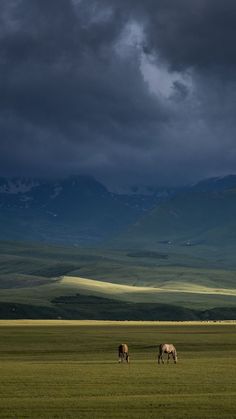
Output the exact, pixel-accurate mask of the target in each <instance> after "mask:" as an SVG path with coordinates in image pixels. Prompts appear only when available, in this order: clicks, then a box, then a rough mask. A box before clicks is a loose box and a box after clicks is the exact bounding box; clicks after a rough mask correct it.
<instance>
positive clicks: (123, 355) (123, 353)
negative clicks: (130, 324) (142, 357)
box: [118, 343, 129, 363]
mask: <svg viewBox="0 0 236 419" xmlns="http://www.w3.org/2000/svg"><path fill="white" fill-rule="evenodd" d="M118 357H119V362H124V361H126V362H127V363H129V348H128V345H126V343H122V344H121V345H119V347H118Z"/></svg>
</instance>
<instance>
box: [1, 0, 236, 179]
mask: <svg viewBox="0 0 236 419" xmlns="http://www.w3.org/2000/svg"><path fill="white" fill-rule="evenodd" d="M0 9H1V13H0V91H1V101H0V139H1V140H0V167H1V172H2V174H9V175H11V174H12V175H17V174H26V175H29V174H33V175H47V174H50V173H51V174H53V175H64V174H68V173H75V172H87V173H90V174H93V175H95V176H97V177H98V178H100V179H102V180H104V181H106V180H107V182H108V183H109V182H110V184H112V183H113V184H114V183H119V182H121V183H124V182H130V183H136V182H140V183H156V184H164V183H165V184H178V183H186V182H188V181H193V180H196V179H199V178H201V177H204V176H208V175H209V176H211V175H215V174H226V173H229V172H235V171H236V167H235V166H236V163H235V162H236V159H235V157H236V146H235V134H236V123H235V117H234V115H235V111H236V93H235V92H236V89H235V84H236V76H235V74H236V73H235V65H236V58H235V57H236V55H235V53H234V48H233V46H234V43H235V41H236V24H235V23H236V3H235V2H234V1H233V0H228V1H227V2H222V1H221V0H214V1H213V0H204V1H203V0H201V1H198V2H196V1H193V0H179V1H178V2H176V1H174V0H171V1H170V0H159V1H154V0H146V1H145V2H143V1H141V0H140V1H139V0H135V1H134V0H126V1H124V0H119V1H118V0H116V1H115V0H109V1H108V0H99V1H98V0H97V1H95V0H89V1H85V0H80V1H78V0H77V1H76V0H73V1H72V0H50V2H49V1H46V0H31V1H30V2H28V1H26V0H15V1H12V2H9V1H7V0H3V1H2V2H1V5H0ZM132 28H136V30H137V28H138V35H137V34H136V35H135V33H132V30H133V29H132ZM134 32H135V29H134ZM150 63H151V65H152V73H149V68H150V66H149V67H148V65H149V64H150ZM155 68H156V73H155ZM153 69H154V71H153ZM159 69H162V73H161V74H162V76H161V77H162V78H160V74H159V73H158V71H159ZM158 83H159V85H160V86H159V85H158ZM158 86H159V87H160V90H159V88H158ZM165 91H166V94H165ZM163 92H164V93H163Z"/></svg>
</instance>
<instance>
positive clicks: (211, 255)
mask: <svg viewBox="0 0 236 419" xmlns="http://www.w3.org/2000/svg"><path fill="white" fill-rule="evenodd" d="M227 257H228V256H227V255H225V254H221V255H219V254H218V252H217V251H216V249H210V248H208V249H205V250H204V251H203V250H202V252H201V251H200V249H199V248H198V249H196V248H195V247H192V248H178V247H176V248H175V247H173V248H166V246H164V245H163V246H161V245H160V246H159V247H156V248H153V249H149V250H131V249H122V250H121V249H114V248H110V249H106V248H99V249H96V248H93V249H92V248H91V249H89V248H83V249H82V248H77V247H68V248H66V247H60V246H48V245H42V244H41V245H36V244H29V243H28V244H27V243H16V242H15V243H12V242H0V303H1V304H0V318H3V319H4V318H5V319H7V318H12V319H14V318H35V319H37V318H54V319H56V318H63V319H101V320H126V319H132V320H197V319H203V320H204V319H217V320H218V319H222V320H223V319H235V318H236V288H235V278H236V270H235V266H234V265H235V261H233V258H232V259H231V263H228V261H227ZM161 305H165V306H166V312H165V314H163V307H161ZM167 306H168V307H167ZM105 308H106V309H105Z"/></svg>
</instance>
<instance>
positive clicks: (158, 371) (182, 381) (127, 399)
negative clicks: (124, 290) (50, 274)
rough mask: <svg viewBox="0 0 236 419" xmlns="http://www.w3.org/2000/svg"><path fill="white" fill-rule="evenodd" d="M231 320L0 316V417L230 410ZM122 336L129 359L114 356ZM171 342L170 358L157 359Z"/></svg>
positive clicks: (235, 353)
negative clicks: (79, 319) (175, 353)
mask: <svg viewBox="0 0 236 419" xmlns="http://www.w3.org/2000/svg"><path fill="white" fill-rule="evenodd" d="M235 332H236V325H235V323H228V324H227V323H223V322H221V323H201V322H196V323H177V322H175V323H174V322H173V323H164V322H163V323H158V322H153V323H151V322H138V323H135V322H117V323H115V322H106V323H105V322H91V321H90V322H76V321H75V322H74V321H72V322H63V321H38V322H33V321H20V322H17V321H13V322H10V321H1V322H0V370H1V374H0V417H1V418H17V419H21V418H30V419H31V418H32V419H33V418H89V419H90V418H118V417H119V418H131V419H132V418H191V419H194V418H208V419H209V418H225V419H226V418H227V419H230V418H235V417H236V414H235V412H236V374H235V373H236V333H235ZM121 342H127V343H128V344H129V349H130V357H131V363H130V365H126V364H121V365H119V364H118V363H117V346H118V344H120V343H121ZM161 342H173V343H174V344H175V345H176V348H177V350H178V355H179V362H178V364H177V365H174V364H173V363H170V364H169V365H167V364H165V365H158V364H157V362H156V358H157V346H158V344H159V343H161Z"/></svg>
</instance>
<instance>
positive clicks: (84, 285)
mask: <svg viewBox="0 0 236 419" xmlns="http://www.w3.org/2000/svg"><path fill="white" fill-rule="evenodd" d="M59 284H60V286H62V287H64V286H65V287H67V288H68V287H72V288H73V289H75V288H78V290H83V291H93V292H98V293H102V294H104V295H109V296H111V295H113V296H114V295H115V294H122V293H125V294H129V293H132V294H133V293H152V294H153V293H155V294H156V293H158V294H159V293H164V292H173V293H179V292H181V293H190V294H207V295H209V294H210V295H229V296H236V289H228V288H211V287H206V286H203V285H197V284H192V283H188V282H181V283H179V282H174V281H173V282H168V283H166V284H164V285H162V286H161V287H160V286H159V287H146V286H143V287H140V286H135V285H124V284H115V283H112V282H103V281H96V280H93V279H87V278H81V277H76V276H64V277H62V279H61V281H60V283H59Z"/></svg>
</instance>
